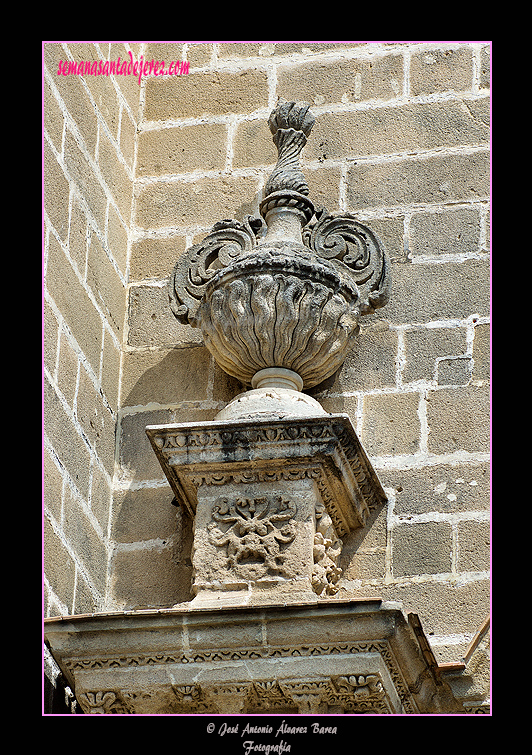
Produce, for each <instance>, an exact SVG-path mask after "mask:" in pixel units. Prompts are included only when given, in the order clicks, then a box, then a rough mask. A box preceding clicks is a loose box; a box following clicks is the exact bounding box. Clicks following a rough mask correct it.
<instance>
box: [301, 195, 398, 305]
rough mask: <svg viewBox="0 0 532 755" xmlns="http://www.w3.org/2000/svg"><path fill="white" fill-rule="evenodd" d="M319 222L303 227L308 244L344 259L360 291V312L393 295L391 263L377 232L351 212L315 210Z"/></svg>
mask: <svg viewBox="0 0 532 755" xmlns="http://www.w3.org/2000/svg"><path fill="white" fill-rule="evenodd" d="M315 216H316V219H317V220H316V222H315V223H311V224H308V225H307V226H305V228H303V231H302V237H303V243H304V244H305V246H308V247H309V249H311V250H312V251H314V252H316V254H318V255H319V256H320V257H323V258H325V259H327V260H331V261H335V262H336V263H341V265H342V266H345V268H347V270H348V272H349V277H350V279H351V280H352V281H353V282H354V283H356V285H357V287H358V289H359V293H360V302H359V307H360V314H361V315H365V314H370V313H371V312H374V311H375V309H377V308H379V307H383V306H384V305H385V304H387V303H388V301H389V298H390V285H391V284H390V273H389V263H388V258H387V255H386V252H385V249H384V247H383V245H382V242H381V241H380V240H379V239H378V238H377V236H376V235H375V233H374V232H373V231H372V230H371V229H369V228H368V227H367V226H365V225H363V224H362V223H361V222H360V221H359V220H357V218H356V217H355V216H354V215H351V214H349V213H344V214H339V215H331V214H329V213H328V211H327V210H326V209H325V208H323V207H322V208H319V209H317V210H316V212H315Z"/></svg>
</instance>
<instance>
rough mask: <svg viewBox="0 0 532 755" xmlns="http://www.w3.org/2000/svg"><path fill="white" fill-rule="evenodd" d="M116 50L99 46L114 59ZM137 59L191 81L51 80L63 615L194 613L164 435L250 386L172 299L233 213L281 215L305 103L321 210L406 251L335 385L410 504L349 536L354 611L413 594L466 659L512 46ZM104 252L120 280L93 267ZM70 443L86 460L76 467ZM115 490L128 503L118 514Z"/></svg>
mask: <svg viewBox="0 0 532 755" xmlns="http://www.w3.org/2000/svg"><path fill="white" fill-rule="evenodd" d="M67 47H68V51H69V53H70V54H71V55H76V54H78V51H77V50H76V47H77V46H75V45H68V46H67ZM82 47H84V48H86V47H87V45H83V46H82ZM108 47H109V46H108V45H102V44H99V45H95V46H94V54H96V55H101V54H104V55H105V54H108V50H107V48H108ZM111 47H114V45H111ZM104 48H105V49H104ZM127 49H129V46H127ZM131 49H132V51H133V54H134V55H137V56H138V55H139V54H142V55H143V56H144V60H151V59H155V60H165V61H170V60H185V61H187V62H188V63H189V72H188V74H187V75H183V76H155V75H151V76H147V77H145V78H143V80H142V83H141V85H140V87H139V85H138V83H137V82H136V81H135V80H134V79H133V80H129V79H124V80H122V79H121V78H116V79H113V80H111V81H110V80H107V79H105V80H104V79H101V80H100V79H97V78H96V79H94V81H92V80H89V79H87V81H84V80H83V81H82V80H79V81H78V80H76V81H75V82H74V80H73V79H72V77H70V78H68V79H65V80H64V81H63V80H62V79H60V78H59V77H57V76H56V75H55V70H57V69H55V70H53V67H54V65H55V64H56V61H55V58H54V61H53V63H52V62H50V64H49V68H48V70H49V75H46V76H45V96H49V97H51V105H50V106H49V107H45V119H46V117H47V114H48V113H50V116H49V118H48V119H49V120H50V124H49V125H48V126H47V131H46V140H45V153H48V154H49V159H50V163H51V168H50V169H49V178H48V179H46V175H47V174H46V173H45V183H46V180H49V181H50V184H51V185H52V183H53V182H55V183H57V185H58V190H57V191H53V192H52V201H51V203H50V206H49V208H47V207H46V203H45V225H46V252H47V259H48V270H47V283H46V286H47V288H46V290H45V304H46V305H48V309H49V312H50V317H51V318H52V322H53V323H54V327H52V328H51V329H50V330H49V331H48V334H49V335H48V338H49V339H50V340H51V341H52V342H53V343H52V345H51V347H50V350H49V352H48V354H49V357H48V361H49V366H47V371H46V376H47V378H48V379H49V381H50V384H51V389H50V390H51V395H52V403H53V412H52V416H53V417H55V414H59V413H60V414H61V419H60V420H59V419H57V421H55V424H54V432H55V433H56V434H55V436H54V439H53V440H52V438H51V439H50V442H49V448H50V452H49V457H50V458H49V461H48V464H49V466H50V468H51V483H50V486H49V489H50V490H52V491H56V492H52V494H51V498H52V501H51V503H50V516H49V517H48V518H47V525H48V526H49V529H50V532H51V535H50V537H51V538H52V540H53V548H55V549H58V550H59V551H60V552H61V551H62V550H64V551H65V553H66V554H67V555H68V558H66V557H65V564H67V565H68V569H69V570H70V573H71V577H70V584H71V587H70V592H69V591H68V589H67V587H66V586H65V587H64V588H63V587H61V590H64V594H62V596H61V597H57V598H56V599H55V603H54V608H53V610H52V611H51V613H55V612H57V611H56V610H55V608H56V606H57V607H59V608H61V609H63V608H68V610H69V612H70V611H71V610H72V609H74V610H75V612H80V611H81V610H83V609H84V604H82V603H77V602H73V598H72V593H73V590H74V587H75V586H76V584H79V583H82V584H83V585H84V586H85V584H87V587H86V592H87V594H90V595H91V596H92V597H91V599H90V601H89V600H88V599H87V605H88V603H89V602H91V601H92V603H91V604H92V606H93V607H97V606H100V605H102V601H103V602H104V603H105V604H106V605H107V607H110V608H113V609H116V610H121V609H134V608H141V607H152V608H157V607H163V606H170V605H172V604H174V603H176V602H179V601H185V600H188V599H189V598H190V584H191V561H190V546H191V537H192V535H191V525H190V522H189V521H188V520H187V518H186V517H185V516H183V515H182V513H181V511H180V510H179V509H177V508H176V507H175V506H172V493H171V491H170V488H169V486H168V485H167V483H166V480H165V478H164V477H163V474H162V471H161V470H160V468H159V466H158V463H157V460H156V458H155V455H154V454H153V451H152V450H151V448H150V446H149V443H148V441H147V439H146V436H145V433H144V428H145V426H146V425H148V424H156V423H157V424H158V423H167V422H173V421H175V422H181V421H199V420H209V419H213V418H214V416H215V415H216V413H217V412H218V411H219V410H220V409H221V408H222V407H223V406H224V405H225V404H226V403H227V402H229V401H230V400H231V399H232V398H233V397H234V396H235V395H236V394H237V393H238V392H240V391H241V386H240V385H239V384H238V383H237V382H236V381H235V380H233V379H231V378H229V377H227V376H226V375H224V373H222V372H221V371H220V370H219V369H218V367H217V366H216V365H215V364H214V362H213V360H212V359H211V357H210V355H209V353H208V351H207V350H206V349H205V347H204V346H203V344H202V341H201V335H200V333H199V332H198V331H197V330H194V329H193V328H190V327H188V326H184V325H180V324H179V323H178V322H177V320H175V318H174V317H173V315H172V314H171V312H170V309H169V307H168V302H167V290H166V286H167V281H168V278H169V275H170V273H171V271H172V268H173V265H174V263H175V261H176V259H177V258H178V256H179V255H180V254H182V253H183V252H184V251H185V249H186V248H188V247H189V246H190V245H191V244H193V243H196V242H197V241H199V240H201V238H203V236H204V235H206V233H207V232H208V231H209V230H210V228H211V227H212V225H213V224H214V223H215V222H216V221H218V220H221V219H223V218H236V219H239V220H241V219H243V217H244V216H245V215H246V214H248V213H249V214H253V215H258V205H259V202H260V200H261V198H262V195H263V190H264V186H265V183H266V181H267V178H268V176H269V174H270V172H271V170H272V168H273V166H274V164H275V160H276V151H275V147H274V145H273V143H272V140H271V134H270V132H269V129H268V126H267V118H268V115H269V113H270V112H271V110H272V109H273V107H274V106H275V104H276V102H277V99H278V97H283V98H284V99H287V100H288V99H295V100H306V101H308V102H310V103H311V106H312V111H313V113H314V114H315V116H316V124H315V126H314V129H313V131H312V133H311V136H310V139H309V142H308V144H307V146H306V147H305V149H304V150H303V154H302V160H301V165H302V168H303V171H304V173H305V176H306V178H307V181H308V183H309V186H310V196H311V198H312V199H313V201H314V202H315V204H318V205H319V204H321V205H324V206H325V207H327V209H328V210H329V211H330V212H338V211H349V212H353V213H356V214H357V216H358V217H359V219H360V220H361V221H362V222H364V223H366V224H367V225H369V226H370V227H371V228H372V229H373V230H374V231H375V232H376V233H377V234H378V235H379V236H380V238H381V239H382V241H383V242H384V244H385V246H386V248H387V250H388V252H389V255H390V257H391V259H392V277H393V288H392V298H391V301H390V303H389V304H388V305H387V306H386V307H385V308H383V309H381V310H379V311H378V312H377V313H376V314H374V315H371V316H370V317H367V318H365V319H364V320H363V322H362V330H361V334H360V337H359V340H358V343H357V346H356V347H355V349H354V350H353V352H352V353H351V354H350V355H349V357H348V359H347V360H346V362H345V364H344V366H343V368H342V369H341V370H340V371H339V372H338V373H337V374H336V375H335V376H334V377H333V378H331V379H330V380H329V381H327V383H325V384H322V385H320V386H317V387H316V388H315V389H313V390H312V394H313V395H314V397H315V398H317V399H318V400H319V401H320V402H321V403H322V404H323V406H324V407H325V409H326V410H327V411H331V412H346V413H348V414H349V415H350V417H351V418H352V420H353V423H354V425H355V428H356V430H357V433H358V434H359V437H360V438H361V440H362V443H363V444H364V447H365V449H366V450H367V452H368V454H369V456H370V458H371V460H372V462H373V465H374V467H375V469H376V471H377V474H378V475H379V478H380V480H381V482H382V484H383V486H384V488H385V490H386V492H387V495H388V505H387V506H386V507H385V508H383V509H382V510H380V511H377V512H375V515H374V517H373V519H372V521H371V522H370V523H369V525H368V526H367V527H366V528H365V529H364V530H363V531H360V532H359V533H356V534H355V535H353V536H352V537H351V538H350V539H349V540H347V541H346V542H345V547H344V553H343V556H342V565H343V567H344V570H345V571H344V579H343V582H342V590H341V592H340V597H349V596H353V597H356V596H377V595H378V596H381V597H383V598H385V599H390V600H400V601H402V602H403V604H404V606H405V608H406V609H407V610H408V611H414V612H417V613H418V614H419V616H420V619H421V621H422V624H423V627H424V629H425V631H426V632H427V633H428V635H429V638H430V640H431V642H432V644H433V649H434V652H435V653H436V656H437V657H438V658H439V659H440V660H455V659H457V658H459V657H461V656H462V655H463V653H464V651H465V648H466V647H467V644H468V643H469V641H470V640H471V638H472V637H473V635H474V633H475V632H476V630H477V629H478V628H479V627H480V625H481V624H482V622H483V621H484V619H485V617H486V615H487V614H488V612H489V533H490V529H489V507H490V498H489V376H490V372H489V352H490V337H489V314H490V299H489V293H490V292H489V225H490V219H489V193H490V173H489V166H490V157H489V144H490V141H489V140H490V130H489V129H490V123H489V117H490V109H489V81H490V74H489V70H490V69H489V53H490V45H489V44H487V43H486V44H484V43H471V44H466V43H452V44H444V43H426V44H425V43H412V44H402V43H397V44H395V43H389V44H388V43H383V44H373V43H368V44H366V43H351V44H348V43H337V44H334V43H314V42H312V43H304V42H302V43H276V44H275V43H221V44H214V43H213V44H203V43H201V44H196V43H190V44H184V43H183V44H181V43H179V44H178V43H166V44H164V43H160V44H146V45H132V46H131ZM54 52H55V54H56V56H57V54H58V52H57V50H54ZM50 54H51V53H50ZM61 54H64V52H63V50H61ZM87 54H88V53H87V51H86V49H84V50H83V55H84V56H85V58H86V56H87ZM113 54H114V55H115V57H116V53H115V52H114V51H113ZM45 62H46V56H45ZM47 65H48V64H47ZM126 83H127V86H128V87H130V89H127V90H126V91H122V87H124V88H126ZM67 84H68V85H70V86H72V85H73V84H75V86H76V87H77V89H76V92H78V93H79V96H78V95H76V96H74V94H73V92H72V91H71V90H69V89H68V87H67ZM135 87H136V88H135ZM48 89H50V93H49V94H47V92H48ZM64 89H66V90H67V91H64V92H63V90H64ZM62 92H63V94H62ZM113 96H116V100H115V101H114V104H113ZM135 97H137V98H139V97H140V99H137V100H135ZM108 100H109V101H108ZM83 103H85V104H83ZM135 103H136V104H135ZM53 108H55V109H56V110H58V111H59V113H60V118H59V120H57V118H55V119H54V118H51V113H52V112H53ZM89 116H90V117H89ZM61 118H62V119H63V121H64V124H65V125H64V126H63V121H61ZM78 120H79V121H80V126H79V127H78V128H77V129H75V128H74V126H73V124H74V123H77V121H78ZM123 124H125V126H126V128H125V129H124V127H123ZM45 127H46V122H45ZM45 157H46V155H45ZM82 158H83V159H82ZM111 158H114V161H115V162H114V166H115V169H116V170H113V171H111V173H106V172H105V167H104V165H103V164H102V165H101V167H100V161H102V160H104V159H105V160H106V161H108V162H106V165H108V164H111ZM129 158H131V161H130V159H129ZM111 176H112V178H111ZM126 179H128V180H129V184H128V183H127V181H126ZM126 185H128V186H129V191H130V194H129V195H127V191H126V189H125V187H126ZM45 192H46V186H45ZM127 196H129V203H128V201H127V199H126V197H127ZM129 210H131V215H129ZM81 220H83V222H84V223H85V225H83V227H82V230H81V231H78V236H76V235H75V234H76V230H75V229H77V228H78V225H79V222H80V221H81ZM119 231H121V234H120V233H119ZM80 235H81V238H82V240H83V241H84V242H85V244H84V245H83V244H81V248H80V245H79V243H78V244H77V245H76V242H77V241H78V240H79V236H80ZM93 238H94V239H95V242H94V249H92V246H93V245H92V239H93ZM115 238H116V239H117V240H118V239H122V245H120V243H119V244H118V246H113V243H114V242H113V239H115ZM96 240H97V241H98V242H99V245H96ZM128 240H129V246H128V243H127V242H128ZM91 250H92V252H91ZM97 253H99V257H100V261H101V262H102V261H107V262H106V264H107V265H108V268H109V271H108V272H109V274H108V275H107V274H106V275H105V276H101V275H100V269H99V268H98V269H97V270H96V269H93V264H95V263H91V260H92V259H93V257H96V255H97ZM54 255H55V257H54ZM61 255H62V257H61ZM58 257H59V260H57V258H58ZM54 259H55V260H57V261H56V262H54ZM50 260H51V261H52V262H53V264H52V265H51V264H50ZM55 265H57V267H55ZM61 266H62V267H61ZM63 268H64V269H63ZM54 269H57V270H59V269H61V270H62V272H61V274H62V275H63V280H65V281H66V280H67V276H70V277H71V278H72V287H73V288H72V290H78V289H79V295H78V296H76V298H75V299H70V301H71V302H72V301H75V306H74V307H72V306H71V307H70V308H71V309H72V310H73V311H70V310H69V304H68V300H67V301H64V295H63V298H61V293H60V292H59V291H58V290H57V288H56V289H55V290H54V288H53V285H52V281H53V270H54ZM65 271H66V272H65ZM50 275H52V278H50ZM99 276H100V277H99ZM48 278H50V281H51V282H50V283H48ZM98 281H99V282H100V284H101V287H100V285H99V284H98ZM69 285H70V284H69ZM63 290H64V289H63ZM103 297H107V300H104V299H103ZM124 297H125V298H124ZM82 307H85V308H86V309H87V314H85V313H83V317H82ZM124 308H125V309H124ZM124 312H125V317H124V319H123V320H122V319H121V318H120V314H121V313H122V314H124ZM69 317H70V319H68V318H69ZM81 322H83V323H84V327H82V328H81V327H79V324H80V323H81ZM76 325H78V328H77V330H76ZM106 349H107V351H106ZM120 356H121V362H120V361H119V357H120ZM113 379H114V382H113ZM118 380H120V393H119V396H118V390H117V385H118V382H117V381H118ZM69 385H70V393H69V392H68V386H69ZM84 386H86V388H84ZM113 386H114V388H115V390H114V391H113V388H112V387H113ZM89 388H90V389H91V390H92V391H93V393H94V399H93V402H96V400H98V401H99V402H100V404H99V407H101V408H100V409H99V411H100V412H101V416H102V417H105V418H106V420H107V421H108V429H107V431H105V432H104V431H103V429H102V433H101V436H102V437H104V435H105V437H106V439H107V441H108V442H109V453H110V456H109V465H108V466H106V462H105V460H104V456H103V455H102V454H103V451H100V449H99V447H98V445H97V437H98V434H97V433H94V439H93V435H91V430H90V429H89V427H87V428H86V427H85V424H84V415H83V408H82V406H83V401H81V397H83V396H85V393H84V391H85V390H89ZM90 406H91V409H92V411H93V412H94V411H95V408H94V404H93V405H90ZM104 409H105V411H104ZM99 416H100V415H98V417H99ZM115 421H116V457H115V458H114V463H115V469H114V477H113V468H112V463H111V459H113V456H112V453H111V446H113V448H114V429H115V424H114V423H115ZM60 422H62V423H63V424H64V426H65V427H67V428H68V431H69V432H70V434H71V435H72V438H73V439H76V442H77V446H76V444H75V443H74V441H72V443H71V442H70V441H67V440H66V439H67V437H69V436H67V434H66V433H63V432H61V428H62V425H61V424H60ZM102 422H103V420H102ZM89 425H90V423H89ZM56 426H57V430H56ZM92 432H94V431H92ZM109 433H110V434H109ZM51 435H52V431H50V437H51ZM111 437H112V438H113V441H112V442H110V438H111ZM62 443H63V444H65V443H68V446H69V448H70V447H71V449H72V453H70V454H68V459H67V458H66V456H67V455H66V453H65V459H64V460H62V456H61V444H62ZM78 446H79V451H76V449H77V447H78ZM47 458H48V457H47ZM76 475H78V476H79V475H84V478H86V479H83V480H82V479H80V480H78V479H77V478H76ZM111 489H112V494H113V495H112V507H111V509H109V494H110V491H111ZM95 490H98V491H100V490H102V491H103V490H105V491H106V498H105V505H104V504H103V499H101V500H102V502H101V503H97V501H99V500H100V499H98V498H97V497H95V493H94V491H95ZM59 501H60V504H59ZM74 505H75V506H77V509H76V510H77V512H78V514H77V515H78V517H79V521H80V522H82V523H83V522H84V521H85V520H86V525H85V526H86V529H87V532H90V536H91V537H93V538H94V540H95V543H96V544H97V550H95V551H93V550H92V549H91V548H88V543H89V542H91V541H90V538H89V535H86V534H85V530H84V529H83V525H81V524H80V526H79V530H80V532H79V537H80V545H79V548H81V547H82V543H81V540H82V538H83V537H84V538H86V540H84V541H83V542H86V543H87V545H85V547H86V549H87V556H86V557H85V558H82V556H81V555H78V554H80V553H81V552H82V551H81V550H77V548H78V546H77V544H76V543H74V541H73V540H71V539H69V535H68V522H69V515H68V511H69V507H71V506H74ZM98 507H99V508H98ZM98 549H99V550H100V552H101V557H100V562H101V570H100V569H99V568H97V567H96V566H95V567H94V573H95V574H96V573H97V574H98V575H99V577H98V579H99V580H100V581H98V582H97V583H95V581H94V580H95V579H96V577H94V578H93V577H92V572H91V566H92V565H91V561H92V560H94V559H96V558H97V556H96V553H97V552H98ZM48 552H49V553H50V554H51V555H50V557H49V559H50V564H51V569H52V570H53V569H54V568H55V564H56V563H57V559H56V557H55V551H53V550H49V551H48ZM89 553H90V556H89ZM106 559H107V560H106ZM104 563H105V568H104ZM68 573H69V572H68V571H66V570H65V580H64V581H65V582H67V581H68V579H67V577H66V575H67V574H68ZM80 576H81V579H80ZM57 579H58V580H59V577H57ZM91 580H92V581H91ZM60 582H61V580H59V581H58V582H57V584H59V583H60ZM54 584H55V583H54ZM58 591H59V587H54V588H53V593H54V596H56V595H59V593H58ZM96 597H97V599H96Z"/></svg>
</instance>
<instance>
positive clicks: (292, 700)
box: [45, 599, 463, 714]
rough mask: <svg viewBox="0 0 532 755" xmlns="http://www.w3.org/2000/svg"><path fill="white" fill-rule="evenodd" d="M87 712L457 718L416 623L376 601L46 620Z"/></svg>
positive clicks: (59, 659) (54, 646) (50, 640)
mask: <svg viewBox="0 0 532 755" xmlns="http://www.w3.org/2000/svg"><path fill="white" fill-rule="evenodd" d="M45 625H46V626H45V639H46V642H47V644H48V646H49V647H50V649H51V652H52V653H53V656H54V658H55V659H56V661H57V663H58V665H59V666H60V668H61V670H62V672H63V674H64V675H65V678H66V679H67V680H68V683H69V684H70V685H71V686H72V689H73V690H75V694H76V699H77V700H78V701H79V703H80V705H81V706H82V708H83V711H84V712H85V713H99V714H113V713H114V714H117V713H130V714H131V713H136V714H142V713H145V714H146V713H211V714H212V713H254V712H265V711H268V712H272V713H279V712H287V711H288V712H291V713H302V714H303V713H327V712H339V713H456V712H460V710H463V709H461V708H460V706H459V705H458V704H457V702H456V701H455V700H454V698H453V696H452V694H451V692H450V689H449V687H448V685H447V684H445V683H444V681H443V679H442V678H441V675H440V673H439V670H438V667H437V664H436V662H435V660H434V656H433V655H432V653H431V651H430V648H429V645H428V643H427V640H426V638H425V636H424V634H423V631H422V629H421V627H420V625H419V620H418V619H417V616H415V615H413V614H410V615H409V616H406V615H405V614H404V613H403V611H402V610H401V608H400V607H399V606H397V604H386V603H382V601H381V600H380V599H374V600H364V601H350V602H343V601H324V602H322V603H319V604H315V605H312V606H309V605H292V606H286V605H271V606H264V607H262V608H260V609H249V608H240V609H234V608H233V609H230V610H224V609H217V610H210V609H201V610H189V608H188V607H186V608H184V607H180V608H176V609H172V610H166V611H137V612H131V613H128V614H125V613H116V614H100V615H98V616H75V617H65V618H62V619H48V620H46V622H45Z"/></svg>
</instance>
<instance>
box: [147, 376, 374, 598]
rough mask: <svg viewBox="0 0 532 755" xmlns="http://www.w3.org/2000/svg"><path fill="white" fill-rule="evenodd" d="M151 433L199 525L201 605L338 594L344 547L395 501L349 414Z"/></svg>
mask: <svg viewBox="0 0 532 755" xmlns="http://www.w3.org/2000/svg"><path fill="white" fill-rule="evenodd" d="M258 392H260V389H258ZM286 393H291V394H295V395H296V396H297V395H298V392H297V391H288V390H286ZM300 395H302V394H300ZM146 433H147V435H148V437H149V439H150V441H151V444H152V447H153V449H154V451H155V453H156V455H157V458H158V460H159V463H160V465H161V467H162V469H163V471H164V473H165V475H166V477H167V479H168V482H169V483H170V485H171V487H172V490H173V492H174V494H175V496H176V499H177V501H178V502H180V503H181V504H182V505H183V506H185V507H186V508H187V510H188V511H189V513H190V515H191V516H192V517H194V518H195V530H194V533H195V534H194V556H193V564H194V569H195V582H194V588H193V589H194V592H195V594H196V598H195V601H196V602H198V601H200V602H201V601H205V600H207V601H213V600H223V601H224V602H225V603H227V602H235V601H236V602H237V603H238V602H240V603H241V602H242V601H244V602H249V601H250V600H251V601H252V602H259V603H261V602H264V601H266V600H269V601H271V600H272V596H275V595H277V596H278V595H279V594H282V595H283V596H284V599H285V600H287V601H290V602H293V601H294V600H300V599H302V596H306V599H308V600H311V601H312V600H315V596H316V594H318V595H320V594H322V593H324V594H333V593H334V592H335V590H336V587H335V585H336V583H337V581H338V579H339V577H340V576H341V571H340V569H339V568H338V559H339V556H340V552H341V540H340V539H341V538H342V537H343V536H344V535H346V534H347V533H348V532H350V531H351V530H353V529H356V528H357V527H360V526H363V525H364V523H365V522H366V520H367V517H368V514H369V511H370V510H371V509H373V508H376V507H377V506H379V505H380V504H382V503H383V502H384V500H385V498H386V496H385V494H384V491H383V490H382V488H381V486H380V483H379V481H378V479H377V476H376V475H375V472H374V471H373V469H372V467H371V464H370V462H369V460H368V458H367V456H366V454H365V452H364V450H363V448H362V446H361V445H360V442H359V441H358V438H357V436H356V434H355V432H354V429H353V427H352V425H351V422H350V420H349V418H348V417H347V416H346V415H328V414H326V413H325V412H323V413H322V414H320V415H319V416H314V417H313V416H303V417H294V416H286V417H285V418H284V419H278V418H274V419H272V418H271V417H268V418H264V417H263V418H261V419H260V420H259V421H257V419H256V418H248V419H247V420H243V419H239V420H233V421H229V420H217V421H214V422H209V423H187V424H184V425H159V426H157V425H154V426H148V427H147V428H146ZM229 593H231V594H229Z"/></svg>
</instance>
